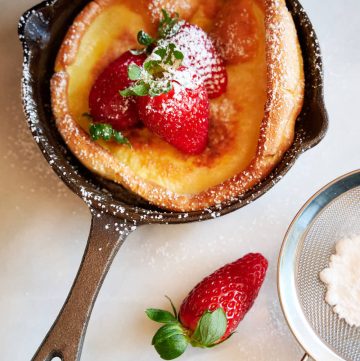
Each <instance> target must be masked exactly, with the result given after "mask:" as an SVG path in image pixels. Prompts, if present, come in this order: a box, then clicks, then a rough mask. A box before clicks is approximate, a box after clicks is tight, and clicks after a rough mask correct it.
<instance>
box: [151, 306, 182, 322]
mask: <svg viewBox="0 0 360 361" xmlns="http://www.w3.org/2000/svg"><path fill="white" fill-rule="evenodd" d="M145 313H146V315H147V316H148V317H149V318H150V320H153V321H155V322H159V323H171V322H177V318H176V317H174V316H173V315H172V314H171V313H170V312H169V311H164V310H158V309H156V308H148V309H147V310H146V311H145Z"/></svg>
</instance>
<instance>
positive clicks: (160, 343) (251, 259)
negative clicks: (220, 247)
mask: <svg viewBox="0 0 360 361" xmlns="http://www.w3.org/2000/svg"><path fill="white" fill-rule="evenodd" d="M267 267H268V262H267V260H266V259H265V258H264V257H263V256H262V255H261V254H259V253H250V254H248V255H246V256H244V257H243V258H240V259H239V260H237V261H235V262H233V263H230V264H228V265H226V266H224V267H222V268H220V269H218V270H217V271H215V272H214V273H213V274H211V275H210V276H208V277H206V278H205V279H204V280H202V281H201V282H200V283H199V284H198V285H197V286H195V288H194V289H193V290H192V291H191V292H190V293H189V295H188V296H187V297H186V298H185V300H184V301H183V303H182V305H181V307H180V312H179V314H177V312H176V309H175V307H174V306H173V305H172V308H173V313H174V314H172V313H170V312H168V311H163V310H157V309H148V310H147V311H146V313H147V315H148V317H149V318H150V319H152V320H153V321H156V322H160V323H163V324H164V325H163V326H162V327H161V328H160V329H159V330H158V331H157V333H156V334H155V336H154V337H153V340H152V344H153V345H154V347H155V349H156V350H157V352H158V353H159V354H160V356H161V358H163V359H164V360H172V359H174V358H176V357H178V356H180V355H182V354H183V353H184V352H185V350H186V348H187V346H188V344H189V343H190V344H191V345H192V346H194V347H213V346H216V345H217V344H219V343H221V342H223V341H225V340H226V339H227V338H228V337H229V336H231V334H232V333H233V332H234V331H235V330H236V328H237V326H238V324H239V322H240V321H241V320H242V319H243V318H244V316H245V314H246V313H247V312H248V311H249V309H250V308H251V306H252V305H253V303H254V301H255V299H256V297H257V295H258V293H259V290H260V287H261V285H262V283H263V281H264V278H265V275H266V270H267Z"/></svg>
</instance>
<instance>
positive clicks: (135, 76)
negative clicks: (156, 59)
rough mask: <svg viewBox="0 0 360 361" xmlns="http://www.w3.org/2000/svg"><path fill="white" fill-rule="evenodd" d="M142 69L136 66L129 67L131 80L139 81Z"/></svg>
mask: <svg viewBox="0 0 360 361" xmlns="http://www.w3.org/2000/svg"><path fill="white" fill-rule="evenodd" d="M141 70H142V69H141V68H140V67H139V66H137V65H136V64H130V65H129V67H128V76H129V79H130V80H139V79H140V78H141Z"/></svg>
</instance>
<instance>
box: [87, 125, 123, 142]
mask: <svg viewBox="0 0 360 361" xmlns="http://www.w3.org/2000/svg"><path fill="white" fill-rule="evenodd" d="M89 133H90V137H91V139H92V140H94V141H95V140H99V139H102V140H105V141H106V142H108V141H110V140H115V141H116V142H117V143H119V144H130V142H129V140H128V139H127V138H125V137H124V136H123V135H122V133H121V132H119V131H117V130H115V129H113V127H112V126H111V125H110V124H102V123H100V124H91V125H90V127H89Z"/></svg>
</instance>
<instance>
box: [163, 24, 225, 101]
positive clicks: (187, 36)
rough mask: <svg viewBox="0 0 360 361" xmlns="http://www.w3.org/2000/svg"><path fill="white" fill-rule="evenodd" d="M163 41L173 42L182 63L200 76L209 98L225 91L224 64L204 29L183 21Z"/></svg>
mask: <svg viewBox="0 0 360 361" xmlns="http://www.w3.org/2000/svg"><path fill="white" fill-rule="evenodd" d="M165 41H169V42H171V43H174V44H175V45H176V46H177V47H178V48H179V49H180V50H181V51H182V52H183V54H184V61H183V65H184V66H186V67H188V68H193V69H194V70H195V71H196V73H197V74H198V75H199V76H200V77H201V80H202V81H203V82H204V84H205V87H206V90H207V92H208V95H209V98H210V99H213V98H217V97H219V96H220V95H222V94H223V93H225V91H226V88H227V83H228V78H227V72H226V68H225V64H224V61H223V59H222V58H221V56H220V55H219V53H218V51H217V50H216V48H215V46H214V44H213V42H212V40H211V39H210V37H209V36H208V35H207V34H206V32H205V31H204V30H202V29H201V28H199V27H198V26H196V25H193V24H189V23H187V22H183V23H182V25H181V27H180V29H179V30H178V31H177V32H176V34H175V35H172V36H170V37H168V38H166V39H165Z"/></svg>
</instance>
